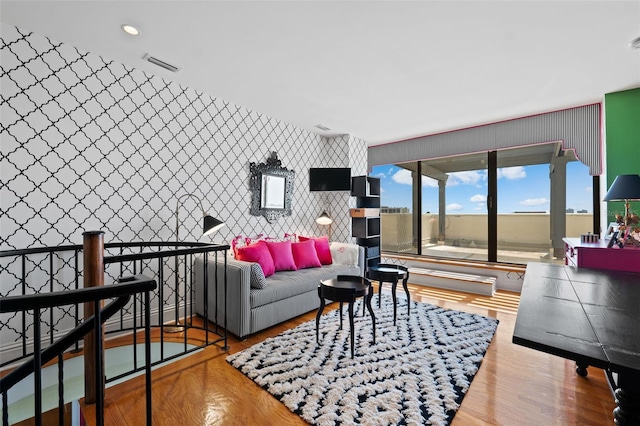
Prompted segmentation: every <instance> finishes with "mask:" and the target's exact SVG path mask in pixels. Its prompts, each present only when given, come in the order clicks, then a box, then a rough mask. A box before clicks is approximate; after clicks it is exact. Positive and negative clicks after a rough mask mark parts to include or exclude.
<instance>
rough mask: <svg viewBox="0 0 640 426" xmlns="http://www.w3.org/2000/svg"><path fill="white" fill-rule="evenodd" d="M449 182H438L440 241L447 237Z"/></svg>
mask: <svg viewBox="0 0 640 426" xmlns="http://www.w3.org/2000/svg"><path fill="white" fill-rule="evenodd" d="M446 186H447V181H443V180H439V181H438V241H444V239H445V237H446V231H445V228H446V220H447V196H446V192H445V187H446Z"/></svg>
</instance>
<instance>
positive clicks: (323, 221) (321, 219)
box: [316, 211, 333, 225]
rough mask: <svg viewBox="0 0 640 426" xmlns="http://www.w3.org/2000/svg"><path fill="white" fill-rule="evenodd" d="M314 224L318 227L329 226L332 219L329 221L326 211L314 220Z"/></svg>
mask: <svg viewBox="0 0 640 426" xmlns="http://www.w3.org/2000/svg"><path fill="white" fill-rule="evenodd" d="M316 223H317V224H318V225H331V224H332V223H333V219H331V217H330V216H329V215H328V214H327V212H326V211H323V212H322V214H321V215H320V216H318V218H317V219H316Z"/></svg>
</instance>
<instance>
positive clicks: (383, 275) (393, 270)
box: [367, 263, 411, 325]
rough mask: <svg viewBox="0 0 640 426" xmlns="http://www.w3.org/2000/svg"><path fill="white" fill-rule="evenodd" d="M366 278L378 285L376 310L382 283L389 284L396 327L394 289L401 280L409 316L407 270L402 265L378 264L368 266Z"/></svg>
mask: <svg viewBox="0 0 640 426" xmlns="http://www.w3.org/2000/svg"><path fill="white" fill-rule="evenodd" d="M367 278H369V279H370V280H375V281H378V282H379V283H380V286H379V287H378V308H379V307H380V305H381V303H382V283H391V297H392V298H393V325H396V311H397V309H398V307H397V303H396V300H397V299H396V287H397V286H398V281H399V280H402V287H404V292H405V294H406V295H407V315H411V295H410V294H409V288H408V287H407V282H408V281H409V269H407V267H406V266H402V265H393V264H390V263H379V264H378V265H375V266H370V267H369V270H368V271H367Z"/></svg>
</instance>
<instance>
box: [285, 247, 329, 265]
mask: <svg viewBox="0 0 640 426" xmlns="http://www.w3.org/2000/svg"><path fill="white" fill-rule="evenodd" d="M291 251H292V252H293V258H294V259H295V260H296V266H297V267H298V269H305V268H319V267H321V266H322V264H321V263H320V259H318V255H317V253H316V247H315V244H314V242H313V241H301V242H299V243H293V244H291Z"/></svg>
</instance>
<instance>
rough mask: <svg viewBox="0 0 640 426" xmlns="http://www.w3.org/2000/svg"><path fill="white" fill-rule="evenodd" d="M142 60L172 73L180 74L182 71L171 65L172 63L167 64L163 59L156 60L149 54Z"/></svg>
mask: <svg viewBox="0 0 640 426" xmlns="http://www.w3.org/2000/svg"><path fill="white" fill-rule="evenodd" d="M142 59H145V60H147V61H149V62H151V63H152V64H155V65H157V66H159V67H162V68H164V69H166V70H169V71H171V72H178V71H179V70H180V67H177V66H175V65H171V64H170V63H168V62H165V61H163V60H162V59H158V58H155V57H153V56H151V55H149V54H148V53H147V54H146V55H144V56H143V57H142Z"/></svg>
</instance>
